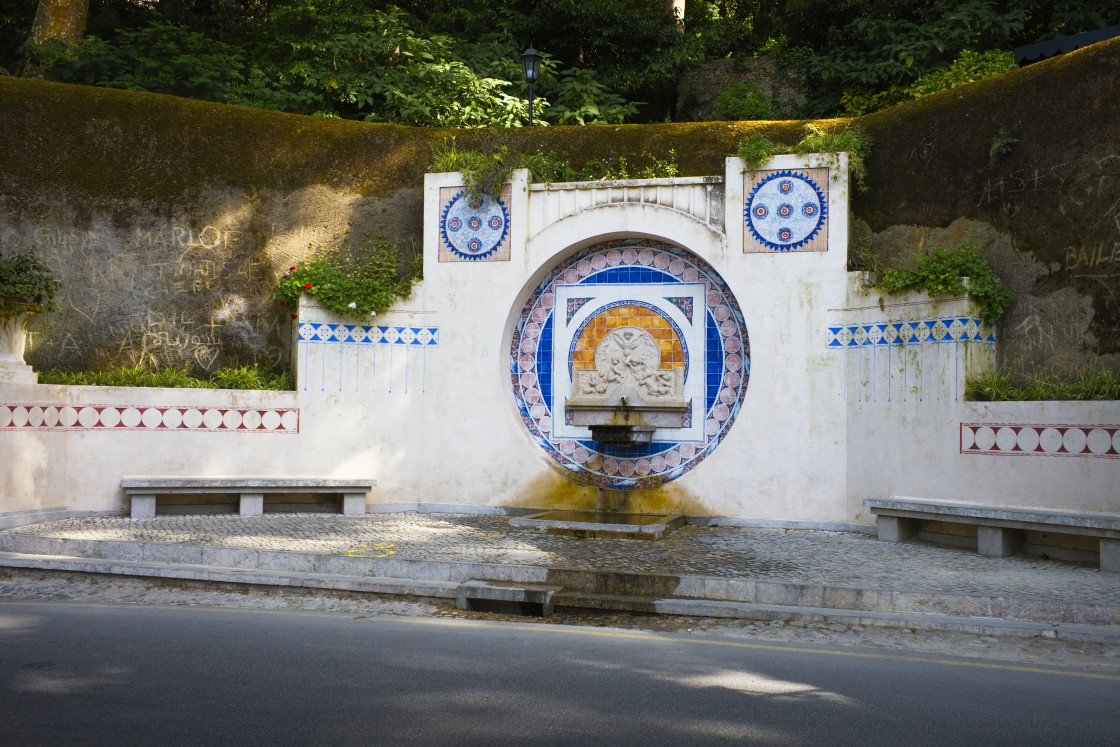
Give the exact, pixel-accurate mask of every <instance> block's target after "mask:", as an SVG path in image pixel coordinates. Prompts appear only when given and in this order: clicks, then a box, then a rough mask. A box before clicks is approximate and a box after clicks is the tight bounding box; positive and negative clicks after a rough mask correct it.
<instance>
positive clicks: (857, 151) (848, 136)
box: [793, 122, 871, 192]
mask: <svg viewBox="0 0 1120 747" xmlns="http://www.w3.org/2000/svg"><path fill="white" fill-rule="evenodd" d="M805 130H806V133H805V137H803V138H802V139H801V140H800V142H798V143H797V145H795V146H793V152H794V153H799V154H802V155H804V154H806V153H847V154H848V171H849V172H850V173H851V175H852V181H853V182H854V183H855V185H856V188H857V189H859V190H860V191H861V192H865V191H867V155H868V154H869V153H870V152H871V137H870V136H869V135H868V134H867V133H865V132H864V131H863V130H861V129H859V128H858V127H855V126H854V125H848V126H847V127H844V128H842V129H829V128H826V127H824V126H822V125H819V124H815V123H812V122H810V123H809V124H807V125H805Z"/></svg>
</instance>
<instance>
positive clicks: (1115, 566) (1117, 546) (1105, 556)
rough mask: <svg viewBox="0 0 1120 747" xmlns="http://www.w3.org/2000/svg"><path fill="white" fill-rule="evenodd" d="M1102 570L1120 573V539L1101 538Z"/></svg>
mask: <svg viewBox="0 0 1120 747" xmlns="http://www.w3.org/2000/svg"><path fill="white" fill-rule="evenodd" d="M1101 570H1102V571H1110V572H1112V573H1120V540H1116V539H1105V538H1102V539H1101Z"/></svg>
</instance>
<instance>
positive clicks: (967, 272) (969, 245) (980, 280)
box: [875, 237, 1011, 324]
mask: <svg viewBox="0 0 1120 747" xmlns="http://www.w3.org/2000/svg"><path fill="white" fill-rule="evenodd" d="M964 278H967V279H968V285H967V286H966V285H965V281H964ZM875 287H876V288H878V289H879V290H881V291H885V292H886V293H902V292H904V291H908V290H918V289H925V290H926V291H927V292H928V293H929V295H930V296H931V297H933V298H936V297H937V296H963V295H965V294H966V293H967V294H968V295H969V296H970V297H971V298H972V299H973V300H975V301H977V302H979V303H980V304H981V305H982V307H983V308H982V310H981V312H980V318H981V319H983V320H984V321H985V322H987V323H988V324H996V323H997V322H998V321H999V320H1000V318H1001V317H1002V316H1003V314H1004V312H1005V311H1006V310H1007V306H1008V304H1010V303H1011V293H1009V292H1008V291H1007V290H1005V289H1004V287H1003V284H1002V283H1001V282H1000V279H999V277H998V276H997V275H996V274H995V272H994V271H993V270H992V268H991V266H990V265H988V262H987V260H985V259H984V257H983V256H982V255H981V254H980V252H979V242H978V241H977V240H976V239H975V238H972V237H970V238H967V239H965V240H964V241H962V242H960V243H959V244H957V245H956V246H955V247H953V248H952V249H950V250H945V249H941V248H936V249H934V250H933V251H932V252H930V253H928V254H925V255H923V256H921V257H919V258H918V263H917V266H916V267H915V268H914V269H910V270H906V269H903V270H899V269H891V270H887V271H886V272H885V273H884V274H883V278H882V280H880V281H879V282H878V283H876V285H875Z"/></svg>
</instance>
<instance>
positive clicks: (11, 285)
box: [0, 251, 62, 316]
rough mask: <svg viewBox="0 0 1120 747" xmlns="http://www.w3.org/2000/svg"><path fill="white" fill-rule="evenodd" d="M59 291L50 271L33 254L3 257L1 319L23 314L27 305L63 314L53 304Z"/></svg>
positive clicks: (0, 301) (0, 278) (1, 266)
mask: <svg viewBox="0 0 1120 747" xmlns="http://www.w3.org/2000/svg"><path fill="white" fill-rule="evenodd" d="M60 287H61V283H59V282H58V281H57V280H56V279H55V277H54V273H53V272H51V269H50V268H49V267H47V266H46V265H45V264H43V262H42V260H40V259H39V258H38V257H37V256H35V255H34V254H32V253H31V252H29V251H16V252H13V253H11V254H9V255H7V256H0V316H14V315H16V314H20V313H22V312H23V310H24V308H23V307H24V306H25V305H27V304H30V305H33V306H42V307H43V309H44V310H45V311H61V310H62V309H60V308H59V307H58V305H57V304H56V303H55V302H54V297H55V294H57V293H58V289H59V288H60Z"/></svg>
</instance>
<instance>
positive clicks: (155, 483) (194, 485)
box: [121, 477, 377, 519]
mask: <svg viewBox="0 0 1120 747" xmlns="http://www.w3.org/2000/svg"><path fill="white" fill-rule="evenodd" d="M376 484H377V481H375V480H354V479H345V480H341V479H319V478H310V477H125V478H123V479H122V480H121V488H123V489H124V493H125V495H126V496H128V497H129V498H130V499H131V502H132V518H134V519H149V518H152V517H153V516H155V515H156V497H157V496H160V495H200V494H201V495H213V494H225V495H239V496H240V497H241V502H240V513H241V515H242V516H260V515H261V514H262V513H264V496H265V494H266V493H270V494H271V493H341V494H342V513H343V514H344V515H346V516H359V515H362V514H365V512H366V496H367V495H368V494H369V491H370V490H371V489H372V488H373V486H374V485H376Z"/></svg>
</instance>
